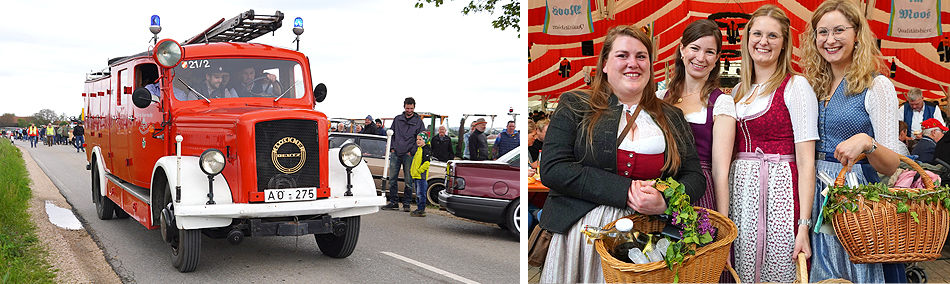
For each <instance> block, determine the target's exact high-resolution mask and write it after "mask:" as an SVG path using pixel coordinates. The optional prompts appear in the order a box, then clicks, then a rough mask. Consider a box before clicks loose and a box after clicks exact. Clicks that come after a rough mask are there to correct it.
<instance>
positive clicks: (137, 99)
mask: <svg viewBox="0 0 950 284" xmlns="http://www.w3.org/2000/svg"><path fill="white" fill-rule="evenodd" d="M152 102H158V100H155V99H152V92H149V91H148V90H146V89H145V88H138V89H135V91H134V92H132V104H135V106H136V107H138V108H146V107H148V105H150V104H152Z"/></svg>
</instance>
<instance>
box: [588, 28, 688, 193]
mask: <svg viewBox="0 0 950 284" xmlns="http://www.w3.org/2000/svg"><path fill="white" fill-rule="evenodd" d="M622 36H628V37H632V38H634V39H636V40H638V41H640V42H641V43H643V45H644V46H645V47H646V49H647V53H648V54H649V58H650V70H649V73H648V74H645V75H648V77H647V78H649V82H648V83H647V85H646V87H645V88H644V90H643V94H642V95H641V96H640V103H639V105H640V108H641V109H642V110H643V111H644V112H646V113H648V114H649V115H650V116H652V117H653V119H654V120H655V121H656V122H657V125H658V126H659V127H660V129H661V130H662V131H663V138H664V140H665V141H666V150H667V151H666V155H664V156H665V161H664V163H663V169H662V171H664V172H668V173H670V174H672V175H676V173H677V171H678V170H679V168H680V164H681V162H682V161H681V159H680V154H679V148H678V147H677V146H678V145H677V143H676V141H677V140H678V139H677V138H678V137H677V136H678V135H682V134H681V133H679V132H678V131H673V128H672V125H671V124H672V123H671V122H670V121H669V120H668V118H667V117H666V115H665V114H664V112H663V106H664V105H667V106H669V104H667V103H666V102H664V101H663V100H661V99H659V98H657V97H656V95H655V94H656V81H654V79H653V78H654V74H653V57H654V56H655V54H653V41H652V40H650V37H649V36H648V35H647V34H646V33H644V32H643V31H642V30H640V29H639V28H637V27H635V26H627V25H624V26H616V27H613V28H611V29H610V31H608V32H607V36H606V37H605V38H604V44H603V46H602V47H601V49H600V56H599V57H598V60H597V70H598V72H597V74H596V75H595V76H594V79H593V80H591V85H590V86H591V88H590V90H582V91H583V92H585V93H586V94H588V96H587V97H584V96H581V97H580V98H581V100H582V101H584V102H586V103H587V105H588V107H589V109H590V110H589V111H584V112H583V115H584V118H583V119H582V120H581V125H584V126H585V128H586V131H584V132H585V134H586V135H587V143H588V144H589V145H593V143H594V140H593V139H594V138H593V137H594V135H593V134H594V126H595V125H596V124H597V121H598V120H600V118H601V116H602V115H603V114H604V111H606V110H607V109H609V108H610V107H611V106H610V105H609V104H610V96H612V95H613V89H611V86H610V83H608V82H607V75H606V74H605V73H604V71H603V70H604V65H605V64H606V62H607V59H608V57H609V56H610V51H611V50H613V44H614V42H615V41H616V39H617V38H619V37H622ZM641 76H642V75H641ZM669 107H672V106H669ZM573 111H576V110H573Z"/></svg>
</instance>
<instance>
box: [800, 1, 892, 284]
mask: <svg viewBox="0 0 950 284" xmlns="http://www.w3.org/2000/svg"><path fill="white" fill-rule="evenodd" d="M860 11H861V10H860V9H859V8H858V6H857V5H855V4H854V3H853V2H851V1H849V0H831V1H826V2H824V3H822V4H821V5H819V6H818V9H816V10H815V13H814V14H813V15H812V17H811V21H810V22H809V23H808V25H809V28H808V29H807V32H805V33H804V34H803V35H802V41H801V42H802V65H803V69H804V70H805V77H807V78H808V82H809V83H810V84H811V86H812V87H814V89H815V94H816V95H817V98H818V126H819V127H818V134H819V136H820V138H821V139H820V140H818V142H817V144H816V145H815V148H816V150H817V151H818V152H817V153H818V154H817V157H816V160H817V161H816V168H817V171H818V172H824V173H825V174H827V175H829V176H831V177H834V176H837V174H838V172H840V171H841V168H842V167H843V166H844V165H845V164H848V163H849V162H853V161H854V159H855V158H856V157H857V156H858V155H859V154H861V153H865V154H866V155H867V159H864V160H861V161H857V164H856V165H855V166H854V167H853V168H852V170H851V172H853V173H855V174H856V175H857V176H858V181H859V182H860V183H861V184H866V183H873V182H879V181H880V180H879V179H878V175H877V173H882V174H884V175H891V174H893V173H894V171H896V170H897V166H898V165H899V164H900V159H899V157H898V154H901V155H906V154H907V148H906V147H904V145H903V144H902V143H901V141H900V138H899V137H898V136H899V134H898V133H899V127H898V123H897V121H898V120H899V118H900V114H899V112H898V110H897V93H896V91H895V90H894V85H893V84H892V83H891V81H890V80H889V79H888V78H887V77H885V76H883V75H881V72H883V70H885V66H884V62H883V60H882V59H881V57H880V56H881V52H880V50H878V49H877V47H876V46H875V44H874V34H873V33H872V32H871V29H870V27H869V26H868V23H867V20H866V19H865V18H864V16H863V14H862V13H861V12H860ZM827 186H828V185H827V184H825V183H824V182H821V181H818V183H817V186H816V188H815V192H816V195H815V202H814V205H813V209H812V219H813V220H815V221H818V222H819V223H818V224H816V226H819V230H817V231H818V232H815V233H813V234H812V236H811V237H812V238H811V240H812V249H813V250H814V253H815V255H814V258H812V270H811V273H809V275H810V277H811V279H810V280H811V281H812V282H817V281H821V280H825V279H830V278H843V279H848V280H850V281H852V282H855V283H874V282H877V283H880V282H884V280H885V276H886V275H885V273H884V271H885V270H883V269H882V265H881V264H854V263H852V262H851V261H849V260H848V255H847V253H846V252H845V251H844V248H843V247H842V246H841V243H840V242H839V240H838V238H837V237H836V236H835V234H834V229H833V228H832V227H831V225H830V224H828V225H821V224H820V221H821V220H818V219H817V218H818V215H819V212H820V210H821V205H822V202H823V201H824V197H822V196H821V195H820V194H818V193H820V192H821V190H823V189H824V188H825V187H827ZM889 268H894V269H896V270H897V272H898V273H896V274H897V275H904V270H903V265H901V266H900V267H899V268H897V267H893V265H891V266H889ZM889 280H890V279H889ZM893 280H894V281H897V282H906V280H905V281H901V279H899V278H895V279H893ZM887 282H892V281H887Z"/></svg>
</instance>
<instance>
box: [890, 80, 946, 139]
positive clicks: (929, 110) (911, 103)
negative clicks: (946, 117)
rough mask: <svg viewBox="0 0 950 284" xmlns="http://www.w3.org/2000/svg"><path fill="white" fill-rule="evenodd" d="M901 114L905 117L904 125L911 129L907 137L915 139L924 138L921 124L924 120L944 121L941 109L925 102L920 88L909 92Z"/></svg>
mask: <svg viewBox="0 0 950 284" xmlns="http://www.w3.org/2000/svg"><path fill="white" fill-rule="evenodd" d="M900 113H901V114H902V115H903V118H904V119H903V120H904V123H907V128H910V129H908V131H907V136H909V137H912V138H914V139H921V138H923V134H922V133H921V131H922V130H923V128H921V127H920V124H921V123H922V122H923V121H924V120H928V119H931V118H936V119H938V120H941V121H942V120H943V115H942V114H941V113H940V108H939V107H936V106H934V105H932V104H929V103H926V102H924V94H923V92H921V91H920V89H918V88H913V89H910V91H907V102H905V103H904V104H903V105H901V107H900Z"/></svg>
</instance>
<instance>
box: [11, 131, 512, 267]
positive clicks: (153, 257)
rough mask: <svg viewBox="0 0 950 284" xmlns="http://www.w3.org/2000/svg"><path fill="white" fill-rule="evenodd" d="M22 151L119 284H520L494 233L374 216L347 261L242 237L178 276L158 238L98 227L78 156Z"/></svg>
mask: <svg viewBox="0 0 950 284" xmlns="http://www.w3.org/2000/svg"><path fill="white" fill-rule="evenodd" d="M16 143H17V144H18V145H20V146H25V147H26V148H25V149H26V150H27V151H29V152H30V154H31V155H32V156H33V159H34V160H36V162H37V164H39V166H40V168H42V169H43V171H45V172H46V173H47V175H48V176H49V177H50V179H51V180H52V181H53V183H54V184H55V185H56V186H57V187H58V188H59V190H60V192H62V193H63V195H64V196H65V197H66V199H67V200H69V203H70V204H71V205H72V206H73V208H74V210H75V211H76V212H77V213H78V215H79V216H78V217H79V218H80V220H82V221H83V225H84V226H85V227H86V229H87V231H88V232H89V234H90V235H91V236H93V238H95V239H96V241H97V242H98V243H99V246H100V247H101V248H102V249H103V251H104V255H105V256H106V259H107V260H108V261H109V263H110V264H111V265H112V267H113V268H114V269H115V271H116V273H117V274H118V275H119V277H120V278H122V280H123V281H124V282H126V283H185V282H187V283H202V282H205V283H228V282H230V283H274V282H286V283H384V282H385V283H517V282H518V281H519V263H518V262H519V257H518V251H519V244H518V238H516V237H514V236H512V235H511V234H510V233H509V232H508V231H507V230H502V229H500V228H498V227H497V226H489V225H485V224H479V223H473V222H469V221H465V220H460V219H456V218H452V217H446V216H439V215H435V214H429V216H428V217H426V218H411V217H409V213H403V212H401V211H400V212H392V211H381V212H379V213H376V214H371V215H366V216H363V217H362V220H361V221H362V227H361V231H360V240H359V243H358V244H357V247H356V251H355V252H354V253H353V255H351V256H350V257H348V258H345V259H333V258H330V257H327V256H324V255H323V254H321V253H320V250H319V249H318V248H317V245H316V242H315V241H314V239H313V237H312V236H301V237H265V238H250V237H249V238H246V239H244V242H242V243H241V244H240V245H237V246H234V245H231V244H229V243H228V242H227V241H226V240H223V239H221V240H214V239H210V238H207V237H203V238H202V251H201V260H200V263H199V266H198V269H197V270H196V271H194V272H191V273H179V272H178V271H177V270H175V269H174V267H172V265H171V259H170V258H171V257H170V254H171V252H170V249H169V247H168V245H167V244H166V243H165V242H164V241H162V239H161V236H160V233H159V231H158V230H147V229H145V227H143V226H142V225H141V224H139V223H138V222H136V221H135V220H133V219H123V220H108V221H102V220H99V219H98V218H96V213H95V205H94V204H93V203H92V199H91V193H90V182H89V171H86V168H85V165H86V160H85V155H84V154H82V153H76V152H75V149H74V148H71V147H68V146H53V147H46V146H38V147H37V148H30V147H29V144H28V143H25V142H22V141H17V142H16Z"/></svg>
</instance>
